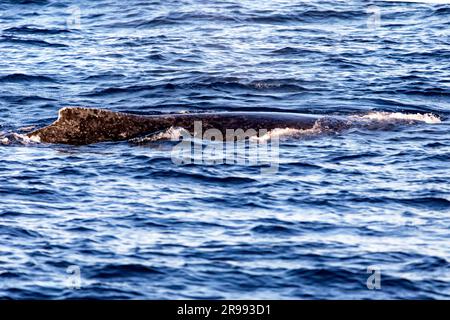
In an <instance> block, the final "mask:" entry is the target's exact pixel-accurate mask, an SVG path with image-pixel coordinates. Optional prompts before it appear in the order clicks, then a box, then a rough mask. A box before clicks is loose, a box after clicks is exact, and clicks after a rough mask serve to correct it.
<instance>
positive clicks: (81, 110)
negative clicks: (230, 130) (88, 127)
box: [56, 107, 113, 123]
mask: <svg viewBox="0 0 450 320" xmlns="http://www.w3.org/2000/svg"><path fill="white" fill-rule="evenodd" d="M108 113H109V114H112V113H113V112H112V111H108V110H105V109H94V108H86V107H64V108H61V109H59V111H58V119H57V120H56V122H58V123H63V122H68V121H73V120H76V119H83V118H86V117H87V116H93V117H99V116H100V115H102V114H108Z"/></svg>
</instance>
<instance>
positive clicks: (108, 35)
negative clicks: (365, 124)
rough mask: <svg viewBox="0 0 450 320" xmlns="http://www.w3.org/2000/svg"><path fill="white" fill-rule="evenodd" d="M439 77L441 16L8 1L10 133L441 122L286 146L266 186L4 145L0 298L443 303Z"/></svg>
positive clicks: (234, 177) (371, 5)
mask: <svg viewBox="0 0 450 320" xmlns="http://www.w3.org/2000/svg"><path fill="white" fill-rule="evenodd" d="M377 12H379V13H380V19H379V20H378V19H377V17H378V15H377ZM78 17H80V19H79V20H78ZM78 22H79V23H78ZM449 70H450V5H438V4H420V3H400V2H381V1H373V2H371V1H363V0H361V1H360V0H354V1H328V0H326V1H324V0H322V1H288V0H272V1H253V0H240V1H239V0H229V1H200V0H189V1H188V0H186V1H173V0H165V1H144V0H128V1H114V0H99V1H87V0H83V1H63V0H61V1H57V0H48V1H46V0H34V1H33V0H21V1H18V0H17V1H13V0H8V1H1V2H0V131H2V132H3V135H5V136H7V135H8V134H11V133H12V132H18V133H20V132H23V131H27V130H30V128H25V129H24V127H32V126H35V127H39V126H44V125H47V124H49V123H50V122H52V121H53V120H54V119H55V118H56V115H57V111H58V109H60V108H61V107H63V106H88V107H101V108H106V109H109V110H114V111H128V112H134V113H139V114H151V113H155V112H180V111H183V112H206V111H208V112H209V111H237V110H239V111H274V112H298V113H314V114H323V115H343V116H353V115H365V114H368V113H370V112H373V111H377V112H398V113H401V114H410V113H413V114H417V113H419V114H428V113H431V114H433V115H434V116H435V117H439V118H440V119H441V122H440V123H423V122H419V123H413V124H407V125H405V124H404V123H398V124H396V125H392V126H387V127H386V128H377V129H378V130H368V129H365V128H354V129H353V130H346V131H345V132H336V133H335V134H325V135H321V134H318V135H317V136H313V137H311V136H308V137H289V136H288V137H284V138H283V139H282V140H281V142H280V150H279V161H280V165H279V170H278V172H277V173H275V174H271V175H259V174H258V170H259V169H260V167H259V166H258V165H257V166H249V165H245V164H226V165H225V164H222V165H206V164H190V165H177V164H174V163H173V161H172V159H171V152H170V150H171V148H172V146H173V144H171V143H167V142H164V141H161V142H156V143H152V144H150V145H143V146H136V145H130V144H129V143H128V142H120V143H100V144H96V145H91V146H83V147H70V146H61V145H45V144H36V143H26V141H16V142H15V143H4V144H3V145H0V159H1V162H0V298H14V299H23V298H32V299H40V298H45V299H47V298H50V299H64V298H97V299H105V298H114V299H117V298H125V299H141V298H145V299H180V298H201V299H204V298H212V299H216V298H217V299H222V298H237V299H240V298H250V299H258V298H260V299H277V298H285V299H297V298H301V299H304V298H307V299H318V298H325V299H340V298H345V299H359V298H364V299H381V298H388V299H405V298H429V299H449V298H450V267H449V261H450V241H449V239H450V231H449V230H450V184H449V181H450V169H449V161H450V141H449V138H450V131H449V129H450V125H449V122H448V120H447V119H448V117H449V115H450V73H449ZM370 266H376V267H377V268H380V276H381V289H379V290H369V289H368V288H367V286H366V280H367V278H368V277H369V276H370V274H369V273H367V268H368V267H370ZM77 268H79V269H77ZM77 270H79V271H80V278H73V277H74V276H76V274H77ZM73 279H75V280H73ZM77 279H80V281H81V282H80V283H79V284H80V288H79V289H73V288H71V286H70V284H71V283H74V282H73V281H77ZM71 281H72V282H71Z"/></svg>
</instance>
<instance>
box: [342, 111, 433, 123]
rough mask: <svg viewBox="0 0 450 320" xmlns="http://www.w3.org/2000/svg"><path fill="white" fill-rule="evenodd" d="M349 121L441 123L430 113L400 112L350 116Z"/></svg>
mask: <svg viewBox="0 0 450 320" xmlns="http://www.w3.org/2000/svg"><path fill="white" fill-rule="evenodd" d="M350 118H351V119H356V120H359V119H361V120H372V121H379V122H384V121H390V122H391V121H411V122H424V123H428V124H436V123H441V122H442V121H441V119H440V118H439V117H438V116H437V115H434V114H432V113H424V114H422V113H401V112H383V111H377V112H370V113H368V114H365V115H360V116H351V117H350Z"/></svg>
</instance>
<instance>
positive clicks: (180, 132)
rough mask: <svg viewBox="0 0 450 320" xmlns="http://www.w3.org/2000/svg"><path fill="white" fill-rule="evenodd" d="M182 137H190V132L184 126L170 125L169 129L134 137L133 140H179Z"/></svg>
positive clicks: (137, 141)
mask: <svg viewBox="0 0 450 320" xmlns="http://www.w3.org/2000/svg"><path fill="white" fill-rule="evenodd" d="M180 137H190V134H189V132H188V131H187V130H186V129H184V128H179V127H176V128H175V127H170V128H169V129H167V130H164V131H162V132H159V133H156V134H151V135H148V136H145V137H140V138H135V139H132V140H131V141H132V142H135V143H144V142H154V141H160V140H172V141H177V140H180Z"/></svg>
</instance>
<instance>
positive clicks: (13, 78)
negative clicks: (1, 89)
mask: <svg viewBox="0 0 450 320" xmlns="http://www.w3.org/2000/svg"><path fill="white" fill-rule="evenodd" d="M2 82H56V81H55V80H54V79H53V78H50V77H47V76H39V75H29V74H23V73H13V74H8V75H6V76H0V83H2Z"/></svg>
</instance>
